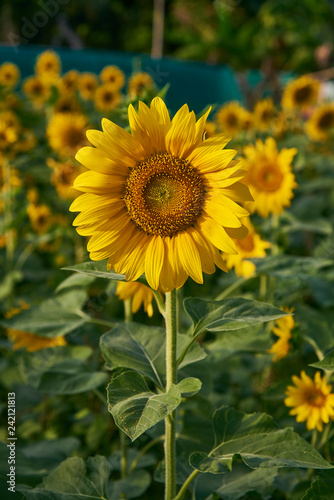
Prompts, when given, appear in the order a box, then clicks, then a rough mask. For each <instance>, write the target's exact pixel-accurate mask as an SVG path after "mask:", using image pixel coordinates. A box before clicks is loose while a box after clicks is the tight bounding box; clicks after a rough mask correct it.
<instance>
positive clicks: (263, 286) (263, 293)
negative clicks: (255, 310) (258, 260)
mask: <svg viewBox="0 0 334 500" xmlns="http://www.w3.org/2000/svg"><path fill="white" fill-rule="evenodd" d="M259 295H260V299H261V300H266V297H267V275H266V274H260V293H259Z"/></svg>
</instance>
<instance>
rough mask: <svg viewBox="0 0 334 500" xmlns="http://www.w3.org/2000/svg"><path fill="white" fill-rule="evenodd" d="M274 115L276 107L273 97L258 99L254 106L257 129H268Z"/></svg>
mask: <svg viewBox="0 0 334 500" xmlns="http://www.w3.org/2000/svg"><path fill="white" fill-rule="evenodd" d="M274 115H275V107H274V102H273V100H272V98H271V97H269V98H267V99H263V100H262V101H258V102H257V103H256V105H255V108H254V124H255V126H256V128H257V130H268V129H269V128H270V125H271V123H272V120H273V118H274Z"/></svg>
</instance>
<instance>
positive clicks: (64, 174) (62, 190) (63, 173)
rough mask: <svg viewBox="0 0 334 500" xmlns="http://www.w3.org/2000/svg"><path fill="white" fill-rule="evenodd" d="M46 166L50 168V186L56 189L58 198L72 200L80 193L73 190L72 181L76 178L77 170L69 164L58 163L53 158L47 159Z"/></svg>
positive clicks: (75, 166) (76, 167)
mask: <svg viewBox="0 0 334 500" xmlns="http://www.w3.org/2000/svg"><path fill="white" fill-rule="evenodd" d="M46 163H47V165H48V166H49V167H50V168H52V171H53V172H52V175H51V184H52V185H53V186H54V187H55V188H56V190H57V193H58V195H59V196H60V198H63V199H64V200H73V198H75V197H76V196H78V195H79V194H80V193H79V191H77V190H76V189H74V188H73V182H74V179H75V178H76V177H77V175H78V172H79V169H78V166H77V165H74V164H73V163H71V162H61V163H60V162H58V161H55V160H54V159H53V158H48V160H47V162H46Z"/></svg>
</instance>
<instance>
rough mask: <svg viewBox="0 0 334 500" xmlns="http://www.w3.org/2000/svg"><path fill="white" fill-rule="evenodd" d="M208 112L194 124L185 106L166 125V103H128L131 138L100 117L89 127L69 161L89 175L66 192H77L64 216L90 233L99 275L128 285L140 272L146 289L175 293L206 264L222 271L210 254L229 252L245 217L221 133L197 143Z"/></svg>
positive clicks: (242, 191) (237, 175) (243, 193)
mask: <svg viewBox="0 0 334 500" xmlns="http://www.w3.org/2000/svg"><path fill="white" fill-rule="evenodd" d="M208 113H209V111H208V112H207V113H206V114H205V115H204V116H202V117H201V118H200V120H198V121H197V122H196V118H195V114H194V113H193V112H189V109H188V106H187V105H184V106H183V107H182V108H181V109H180V110H179V111H178V112H177V113H176V115H175V116H174V118H173V120H172V121H171V120H170V117H169V113H168V110H167V108H166V105H165V103H164V102H163V101H162V99H160V98H155V99H153V101H152V103H151V107H150V108H149V107H148V106H146V105H145V104H144V103H142V102H139V109H138V114H137V113H136V112H135V110H134V108H133V106H132V105H130V106H129V121H130V129H131V134H130V133H128V132H126V131H125V130H123V129H122V128H120V127H119V126H117V125H116V124H114V123H112V122H111V121H109V120H107V119H103V120H102V127H103V132H98V131H95V130H94V131H93V130H89V131H88V132H87V137H88V139H89V141H90V142H92V144H93V145H94V146H95V148H92V147H86V148H83V149H81V150H80V151H79V152H78V154H77V156H76V158H77V160H78V161H79V162H81V163H82V164H83V165H84V166H85V167H87V168H89V169H90V171H89V172H84V173H83V174H81V175H79V177H78V178H77V179H76V181H75V183H74V186H75V188H76V189H78V190H79V191H82V192H83V193H85V194H83V195H81V196H79V197H78V198H76V200H75V201H74V202H73V203H72V205H71V208H70V210H71V211H73V212H78V211H80V212H81V214H80V215H78V216H77V217H76V219H75V221H74V223H73V224H74V225H75V226H79V227H78V228H77V231H78V233H79V234H81V235H84V236H90V240H89V242H88V251H89V252H90V257H91V259H92V260H103V259H105V258H109V260H108V269H115V271H116V272H118V273H121V274H125V277H126V280H127V281H136V280H137V279H138V277H139V276H141V275H142V274H143V273H144V272H145V275H146V279H147V281H148V283H149V285H150V287H151V288H153V289H155V290H156V289H158V288H160V289H161V290H162V291H171V290H173V289H174V288H180V287H181V286H182V285H183V284H184V282H185V281H186V279H187V277H188V276H191V277H192V278H193V279H194V280H195V281H196V282H197V283H202V282H203V275H202V272H203V271H204V272H206V273H208V274H212V273H213V272H214V271H215V264H216V265H217V266H218V267H220V268H221V269H223V270H226V266H225V263H224V261H223V259H222V257H221V255H220V252H219V250H222V251H224V252H226V253H237V250H236V246H235V243H234V242H233V240H232V238H243V237H244V236H246V234H247V229H246V228H245V226H243V225H242V223H241V222H240V218H242V217H244V216H247V215H248V212H247V211H246V210H245V209H244V208H242V207H240V206H239V205H238V204H237V203H236V201H235V200H237V201H243V200H244V199H245V198H246V199H247V198H248V197H249V192H248V189H247V188H246V186H244V185H243V184H241V183H240V182H239V181H240V179H241V178H242V177H243V175H244V172H243V171H241V170H240V168H239V165H238V163H237V162H235V161H232V159H233V157H234V155H235V154H236V151H234V150H223V147H224V146H225V145H226V144H227V142H228V139H226V138H225V136H223V135H222V134H219V135H217V136H215V137H212V138H210V139H207V140H204V141H203V130H204V127H205V121H206V118H207V115H208Z"/></svg>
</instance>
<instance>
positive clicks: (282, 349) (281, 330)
mask: <svg viewBox="0 0 334 500" xmlns="http://www.w3.org/2000/svg"><path fill="white" fill-rule="evenodd" d="M283 311H285V312H287V313H289V314H290V316H283V317H282V318H279V319H277V320H276V326H275V327H274V328H273V333H274V334H275V335H276V336H277V337H278V339H277V341H276V342H275V344H273V345H272V347H271V348H270V349H269V350H268V352H270V353H271V354H274V357H273V361H274V362H276V361H279V360H280V359H282V358H285V356H287V354H288V352H289V351H290V349H291V343H290V340H291V337H292V335H291V331H292V330H293V328H294V327H295V322H294V319H293V316H292V315H291V314H292V312H293V308H292V309H289V308H285V309H283Z"/></svg>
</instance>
